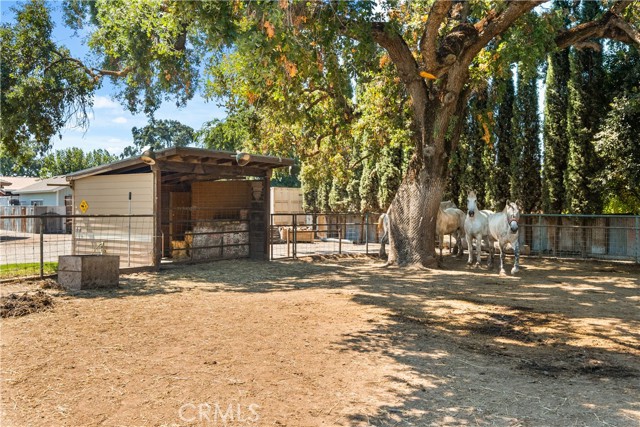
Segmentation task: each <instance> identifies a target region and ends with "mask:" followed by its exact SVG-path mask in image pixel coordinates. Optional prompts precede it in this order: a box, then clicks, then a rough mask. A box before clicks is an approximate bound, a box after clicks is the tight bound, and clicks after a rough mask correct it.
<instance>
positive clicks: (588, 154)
mask: <svg viewBox="0 0 640 427" xmlns="http://www.w3.org/2000/svg"><path fill="white" fill-rule="evenodd" d="M592 59H593V58H592V57H591V55H589V54H585V53H583V52H576V51H573V52H572V53H571V54H570V69H571V78H570V80H569V105H568V110H567V137H568V142H569V154H568V160H567V170H566V175H565V180H564V183H565V188H566V202H565V203H566V205H565V207H566V209H567V210H568V211H569V212H570V213H576V214H585V213H596V212H599V211H600V210H601V209H600V208H601V201H600V198H601V197H600V191H599V190H598V188H597V186H596V185H593V184H592V183H593V182H594V181H593V178H594V177H595V176H596V174H597V172H598V169H599V168H598V164H597V163H598V162H597V158H596V153H595V149H594V146H593V142H592V141H593V137H594V134H595V132H596V130H597V128H598V125H599V120H597V119H598V117H597V114H593V113H592V112H591V111H590V110H593V109H594V108H599V107H602V106H599V105H597V103H596V105H594V102H593V98H592V97H590V96H589V95H590V94H589V91H588V89H589V85H590V84H593V83H592V79H591V77H592V76H593V74H592V73H591V71H592V70H590V66H591V65H592V63H591V60H592Z"/></svg>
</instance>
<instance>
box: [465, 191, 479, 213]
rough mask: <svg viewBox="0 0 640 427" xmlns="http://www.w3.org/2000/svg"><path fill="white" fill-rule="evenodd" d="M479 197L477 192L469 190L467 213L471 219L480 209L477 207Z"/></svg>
mask: <svg viewBox="0 0 640 427" xmlns="http://www.w3.org/2000/svg"><path fill="white" fill-rule="evenodd" d="M476 202H477V197H476V192H475V191H473V190H469V192H468V193H467V212H468V214H469V216H470V217H472V218H473V217H474V216H475V214H476V210H477V209H478V207H477V206H476Z"/></svg>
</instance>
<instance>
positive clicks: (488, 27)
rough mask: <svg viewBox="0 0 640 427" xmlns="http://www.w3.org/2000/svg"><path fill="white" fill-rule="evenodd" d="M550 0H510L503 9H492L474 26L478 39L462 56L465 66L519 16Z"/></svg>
mask: <svg viewBox="0 0 640 427" xmlns="http://www.w3.org/2000/svg"><path fill="white" fill-rule="evenodd" d="M547 1H549V0H527V1H525V0H522V1H512V2H509V6H507V8H506V9H505V10H504V11H502V12H497V11H496V10H495V9H494V10H491V11H490V12H489V13H488V14H487V16H485V17H484V18H483V19H481V20H480V21H478V22H477V23H476V24H475V25H474V26H475V28H476V30H477V31H478V37H477V39H476V40H475V41H474V42H473V44H471V45H470V46H469V47H468V48H467V49H465V51H464V53H463V55H461V56H462V63H463V64H465V66H468V64H470V63H471V61H473V58H475V57H476V55H477V54H478V53H479V52H480V51H481V50H482V49H483V48H484V47H485V46H486V45H487V44H489V42H490V41H491V40H492V39H493V38H494V37H496V36H497V35H499V34H502V33H504V32H505V31H506V30H507V29H508V28H509V27H510V26H511V25H512V24H513V23H514V22H515V21H516V20H517V19H518V18H520V17H521V16H522V15H524V14H525V13H527V12H529V11H531V10H533V8H535V7H536V6H538V5H540V4H542V3H546V2H547Z"/></svg>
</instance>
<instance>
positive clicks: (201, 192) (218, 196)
mask: <svg viewBox="0 0 640 427" xmlns="http://www.w3.org/2000/svg"><path fill="white" fill-rule="evenodd" d="M251 193H252V190H251V181H207V182H194V183H193V184H192V185H191V206H192V207H193V209H194V211H193V213H192V220H195V221H198V220H208V219H213V218H227V219H228V218H237V217H238V215H239V211H240V210H241V209H249V208H250V207H251V197H252V196H251ZM214 211H215V212H214Z"/></svg>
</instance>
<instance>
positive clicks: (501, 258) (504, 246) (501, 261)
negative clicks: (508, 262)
mask: <svg viewBox="0 0 640 427" xmlns="http://www.w3.org/2000/svg"><path fill="white" fill-rule="evenodd" d="M498 245H499V246H500V275H501V276H506V275H507V273H506V272H505V271H504V255H505V254H504V253H505V249H506V248H507V245H506V244H505V243H502V242H499V243H498Z"/></svg>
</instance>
